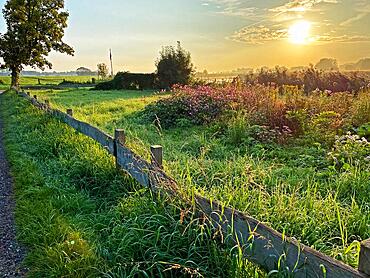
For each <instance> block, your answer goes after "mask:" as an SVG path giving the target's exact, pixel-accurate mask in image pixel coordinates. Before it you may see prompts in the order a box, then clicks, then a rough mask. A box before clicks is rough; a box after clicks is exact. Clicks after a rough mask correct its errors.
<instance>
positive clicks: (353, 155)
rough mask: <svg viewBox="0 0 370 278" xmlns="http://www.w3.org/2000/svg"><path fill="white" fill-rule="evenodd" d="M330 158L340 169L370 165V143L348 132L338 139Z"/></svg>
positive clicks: (329, 155)
mask: <svg viewBox="0 0 370 278" xmlns="http://www.w3.org/2000/svg"><path fill="white" fill-rule="evenodd" d="M328 158H329V160H330V161H332V162H333V163H334V164H335V165H336V166H337V167H339V168H344V169H346V168H348V167H349V166H350V165H360V166H362V165H367V166H369V165H370V143H369V142H368V141H367V140H366V139H365V138H364V137H362V138H360V136H358V135H352V134H351V133H350V132H348V133H347V134H346V135H344V136H341V137H338V136H337V137H336V140H335V144H334V147H333V149H332V151H331V152H330V153H329V154H328Z"/></svg>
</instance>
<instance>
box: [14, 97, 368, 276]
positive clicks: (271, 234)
mask: <svg viewBox="0 0 370 278" xmlns="http://www.w3.org/2000/svg"><path fill="white" fill-rule="evenodd" d="M18 94H19V95H21V96H22V97H25V98H27V99H28V100H30V101H31V103H32V104H33V105H34V106H36V107H38V108H40V109H42V110H45V111H46V112H48V113H51V114H53V115H55V116H56V117H57V118H59V119H60V120H61V121H62V122H64V123H66V124H67V125H69V126H71V127H73V128H74V129H76V130H77V131H79V132H80V133H82V134H84V135H86V136H88V137H90V138H92V139H94V140H95V141H97V142H98V143H99V144H101V145H102V146H103V147H104V148H105V149H106V150H107V151H108V152H109V153H110V154H112V155H114V156H115V157H116V163H117V167H121V168H122V169H124V170H125V171H126V172H128V173H129V174H130V175H131V176H132V177H133V178H134V179H135V180H136V181H137V182H139V183H140V184H141V185H143V186H145V187H149V188H151V190H153V191H155V192H158V191H165V192H166V193H168V194H171V195H178V194H179V193H178V186H177V183H176V182H175V181H174V180H173V179H172V178H170V177H169V176H168V175H166V173H165V172H164V171H163V170H162V147H161V146H152V148H151V154H152V162H151V163H149V162H147V161H145V160H144V159H142V158H141V157H140V156H138V155H137V154H135V153H134V152H133V151H132V150H130V149H129V148H127V147H126V146H125V134H124V131H123V130H116V132H115V138H113V137H112V136H110V135H108V134H106V133H104V132H103V131H101V130H99V129H98V128H96V127H93V126H91V125H89V124H87V123H84V122H81V121H78V120H76V119H74V118H73V111H72V110H69V111H68V114H66V113H63V112H61V111H59V110H56V109H51V108H50V105H49V103H48V102H46V103H41V102H39V101H38V100H37V96H34V97H33V98H32V97H30V95H29V93H27V94H25V93H20V92H18ZM194 203H195V204H196V206H197V212H198V213H200V214H202V215H204V216H206V217H207V218H208V219H209V220H210V222H211V223H212V224H213V226H214V227H215V228H219V229H220V230H221V231H222V233H223V235H224V237H225V238H226V239H227V240H228V241H230V240H231V241H232V243H234V244H238V245H239V246H240V247H241V248H242V250H243V255H244V257H245V258H247V259H249V260H250V261H252V262H254V263H256V264H258V265H260V266H261V267H263V268H264V269H266V270H268V271H271V270H275V269H276V268H277V265H278V263H279V262H280V263H281V264H283V266H285V267H287V268H289V270H290V271H291V272H293V273H294V276H295V277H298V278H300V277H319V278H321V277H322V278H325V277H328V278H331V277H333V278H370V239H369V240H367V241H364V242H362V244H361V253H360V263H359V270H356V269H354V268H352V267H350V266H348V265H346V264H344V263H342V262H340V261H338V260H335V259H333V258H331V257H329V256H327V255H325V254H322V253H320V252H318V251H316V250H314V249H313V248H310V247H308V246H305V245H303V244H300V243H299V242H298V241H297V240H295V239H294V238H288V237H285V236H283V235H282V234H281V233H279V232H277V231H275V230H274V229H272V228H270V227H268V226H266V225H265V224H263V223H261V222H260V221H258V220H256V219H254V218H252V217H250V216H248V215H247V214H245V213H242V212H240V211H237V210H235V209H231V208H227V207H224V206H222V205H221V204H219V203H218V202H216V201H211V200H209V199H206V198H204V197H202V196H200V195H195V196H194ZM229 235H232V236H231V237H230V236H229Z"/></svg>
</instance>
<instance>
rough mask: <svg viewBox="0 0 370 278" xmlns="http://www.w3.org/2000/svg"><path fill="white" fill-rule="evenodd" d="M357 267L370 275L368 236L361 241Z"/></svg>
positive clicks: (369, 241)
mask: <svg viewBox="0 0 370 278" xmlns="http://www.w3.org/2000/svg"><path fill="white" fill-rule="evenodd" d="M358 269H359V270H360V271H361V272H363V273H366V274H367V275H370V238H369V239H368V240H364V241H363V242H361V251H360V262H359V266H358Z"/></svg>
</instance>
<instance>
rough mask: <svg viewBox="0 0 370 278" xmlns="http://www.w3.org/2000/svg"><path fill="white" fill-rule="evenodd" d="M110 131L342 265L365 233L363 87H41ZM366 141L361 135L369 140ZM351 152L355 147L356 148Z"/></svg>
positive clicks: (186, 181)
mask: <svg viewBox="0 0 370 278" xmlns="http://www.w3.org/2000/svg"><path fill="white" fill-rule="evenodd" d="M38 94H39V95H40V97H41V99H49V100H50V101H51V103H52V105H53V106H55V107H58V108H60V109H62V110H65V109H66V108H73V109H74V115H75V117H77V118H78V119H80V120H83V121H86V122H89V123H91V124H93V125H95V126H98V127H99V128H101V129H104V130H105V131H107V132H109V133H112V131H113V129H114V128H124V129H125V130H126V132H127V135H128V142H127V143H128V145H129V147H130V148H132V149H134V150H135V151H136V152H138V153H139V154H141V155H142V156H144V157H145V158H149V153H148V149H149V145H153V144H161V145H162V146H163V147H164V150H165V157H164V158H165V165H164V167H165V170H166V171H167V172H169V173H170V174H171V175H172V176H173V177H174V178H175V179H176V180H177V181H178V182H179V184H180V185H181V187H182V188H183V190H184V192H188V193H189V194H192V192H194V191H196V192H199V193H200V194H203V195H205V196H208V197H210V198H212V199H217V200H220V201H221V202H222V203H223V204H225V205H228V206H232V207H235V208H237V209H239V210H241V211H244V212H247V213H248V214H250V215H252V216H254V217H256V218H257V219H259V220H262V221H264V222H266V223H268V224H269V225H271V226H272V227H273V228H275V229H276V230H279V231H280V232H283V233H284V234H286V235H289V236H294V237H296V238H298V239H299V240H301V242H303V243H304V244H307V245H310V246H312V247H314V248H316V249H317V250H319V251H321V252H324V253H326V254H328V255H330V256H332V257H334V258H337V259H340V260H342V261H344V262H345V263H347V264H350V265H352V266H354V267H355V266H357V263H358V254H359V242H360V241H361V240H363V239H366V238H369V237H370V232H369V231H370V229H369V223H370V210H369V207H370V206H369V204H370V199H369V194H368V192H369V187H370V182H369V181H370V174H369V173H370V169H369V165H370V164H369V163H368V161H369V156H370V150H369V142H368V141H367V140H366V137H367V136H368V126H369V125H368V123H369V118H368V117H369V115H370V113H369V109H370V104H369V91H367V90H363V91H360V92H358V93H337V94H331V93H328V92H314V93H312V94H308V95H307V94H305V93H304V92H303V91H300V90H298V89H295V88H292V89H291V90H288V91H286V92H285V93H284V94H281V93H279V91H278V89H274V88H271V87H263V86H260V85H258V86H257V87H254V86H247V87H226V88H218V87H216V88H210V87H199V88H190V87H185V88H182V87H180V88H177V89H176V91H175V93H170V94H168V93H167V94H156V93H151V92H134V91H106V92H102V93H99V92H89V91H83V90H78V91H73V90H71V91H62V92H56V91H54V92H50V91H49V92H39V93H38ZM367 138H368V137H367ZM354 150H356V151H354Z"/></svg>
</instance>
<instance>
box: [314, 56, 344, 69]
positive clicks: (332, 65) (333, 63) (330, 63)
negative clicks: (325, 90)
mask: <svg viewBox="0 0 370 278" xmlns="http://www.w3.org/2000/svg"><path fill="white" fill-rule="evenodd" d="M315 68H316V69H318V70H324V71H333V70H336V71H337V70H339V66H338V62H337V60H336V59H333V58H322V59H321V60H320V61H319V62H318V63H317V64H316V66H315Z"/></svg>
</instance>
